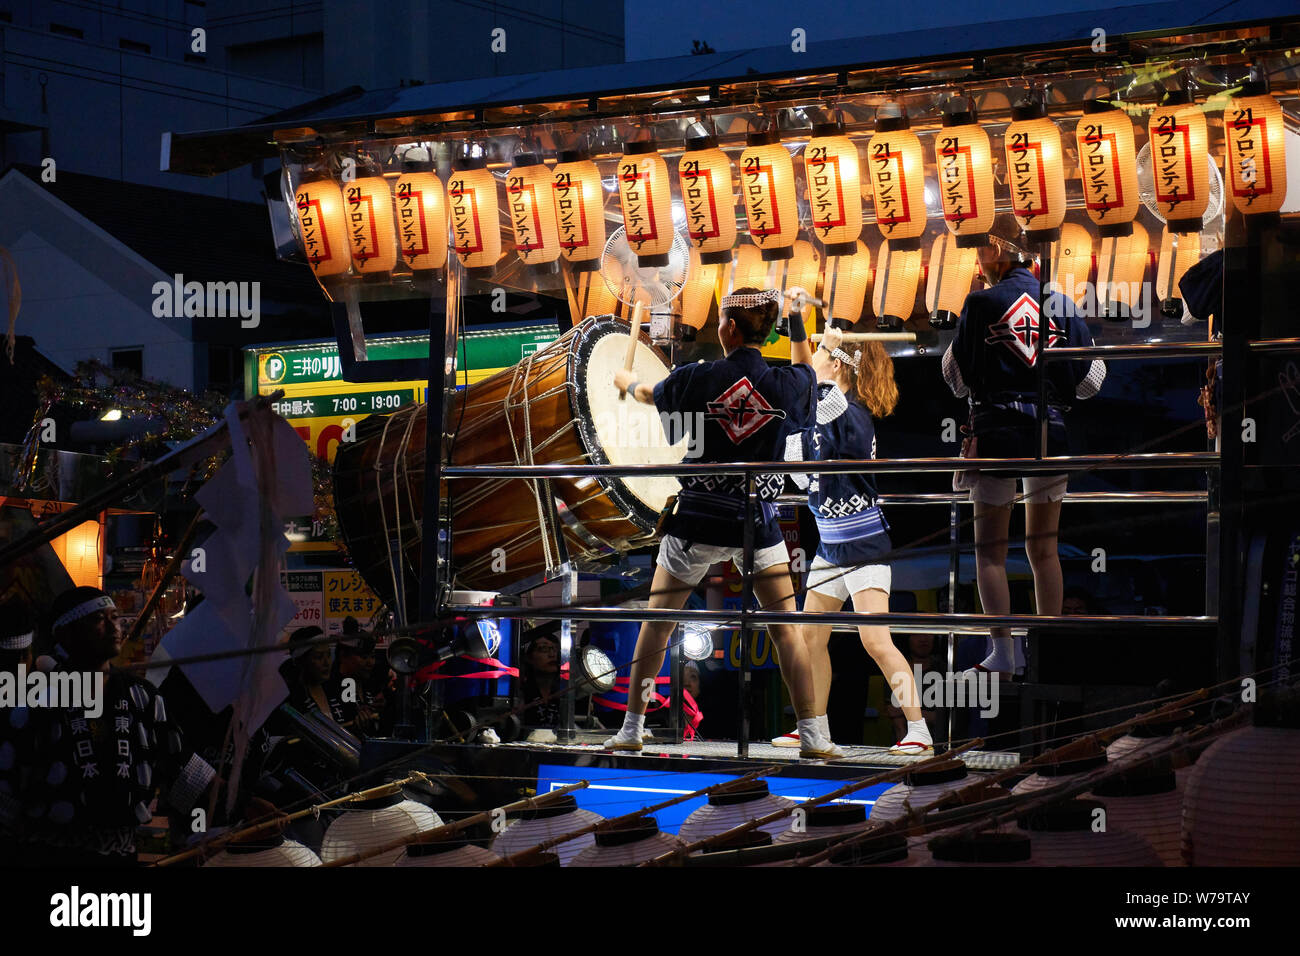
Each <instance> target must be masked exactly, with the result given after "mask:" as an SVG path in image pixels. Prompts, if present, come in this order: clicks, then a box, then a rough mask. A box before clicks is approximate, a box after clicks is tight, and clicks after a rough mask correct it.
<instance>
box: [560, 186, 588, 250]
mask: <svg viewBox="0 0 1300 956" xmlns="http://www.w3.org/2000/svg"><path fill="white" fill-rule="evenodd" d="M555 210H556V217H557V220H558V223H559V227H560V248H561V249H569V250H572V249H581V248H583V247H584V246H586V245H587V244H588V243H589V242H591V237H590V236H588V235H587V215H586V208H585V206H584V204H583V198H582V183H580V182H574V180H573V174H572V173H569V172H560V173H556V174H555Z"/></svg>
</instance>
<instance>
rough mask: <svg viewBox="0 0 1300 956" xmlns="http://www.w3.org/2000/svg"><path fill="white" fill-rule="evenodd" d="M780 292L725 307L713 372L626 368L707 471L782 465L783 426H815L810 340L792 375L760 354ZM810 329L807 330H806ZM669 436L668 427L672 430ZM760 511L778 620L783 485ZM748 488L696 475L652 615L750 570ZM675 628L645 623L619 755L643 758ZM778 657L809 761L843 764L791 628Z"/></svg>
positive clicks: (783, 582) (785, 575) (677, 513)
mask: <svg viewBox="0 0 1300 956" xmlns="http://www.w3.org/2000/svg"><path fill="white" fill-rule="evenodd" d="M780 301H781V294H780V293H779V292H777V291H776V290H775V289H769V290H766V291H759V290H758V289H750V288H742V289H737V290H736V291H735V292H734V293H733V294H732V295H729V296H726V297H724V298H723V300H722V303H721V309H720V312H719V319H718V340H719V342H720V343H721V344H722V347H723V349H724V351H725V355H724V357H723V358H721V359H718V360H717V361H713V362H699V363H696V364H692V365H682V366H679V367H677V368H676V369H674V370H673V371H672V372H671V373H670V374H669V375H668V377H667V378H666V379H664V380H663V381H661V382H659V383H658V384H656V385H654V386H653V387H652V386H650V385H645V384H642V383H640V382H638V381H636V379H635V376H634V373H632V372H627V371H624V370H622V369H620V370H619V371H618V372H616V373H615V376H614V384H615V385H616V386H617V387H618V389H619V390H620V391H621V392H624V393H626V394H628V395H631V396H633V397H635V399H636V400H637V401H639V402H643V403H646V404H653V405H655V407H656V408H658V409H659V411H660V413H661V414H662V413H673V414H671V415H664V416H663V417H664V420H665V421H666V422H669V421H675V422H680V423H681V425H680V426H673V427H671V428H669V431H670V433H669V435H668V439H669V441H670V442H673V443H676V442H677V441H678V440H680V438H681V435H680V434H672V433H671V432H672V431H676V430H678V428H679V427H680V428H685V429H690V430H691V431H692V432H694V433H695V434H693V435H692V438H693V440H701V439H702V441H701V454H700V456H699V458H698V459H697V461H699V462H701V463H714V462H718V463H721V462H729V461H773V460H776V458H777V457H778V453H779V448H778V441H779V438H780V435H781V424H782V422H787V423H788V424H789V425H790V426H791V427H794V428H803V427H805V426H806V425H809V424H811V423H812V418H813V413H814V409H815V407H816V388H815V376H814V374H813V371H812V367H811V362H812V350H811V349H810V348H809V347H808V342H807V340H806V338H799V339H798V340H797V341H796V337H795V336H791V341H790V355H791V359H792V362H793V364H791V365H790V366H788V367H781V368H774V367H769V366H768V364H767V363H766V362H765V361H764V359H763V356H762V355H761V354H760V353H759V351H758V349H757V348H755V346H756V345H758V344H760V343H761V342H763V341H764V340H765V339H766V338H767V337H768V335H769V334H770V333H771V331H772V327H773V325H775V324H776V320H777V318H778V317H779V315H780V311H781V309H780ZM801 329H802V327H801ZM667 427H669V426H666V428H667ZM757 484H758V496H759V498H760V499H761V500H760V502H759V503H758V506H757V507H756V508H755V509H754V526H753V547H754V558H753V573H754V594H755V595H756V597H757V598H758V602H759V605H760V606H761V607H762V608H763V609H765V610H770V611H790V612H792V611H794V610H795V603H794V594H793V589H792V588H791V586H790V566H789V554H788V553H787V551H786V547H785V541H784V539H783V538H782V535H781V529H780V527H779V526H778V525H777V521H776V505H775V502H774V499H775V498H776V497H777V496H778V495H779V494H780V492H781V487H782V484H783V479H782V478H781V476H779V475H771V476H760V477H759V479H758V482H757ZM745 511H746V509H745V482H744V479H743V478H742V477H741V476H740V475H698V476H696V475H688V476H686V477H685V478H683V479H682V491H681V494H679V495H678V496H677V500H676V504H675V506H674V508H673V510H672V511H671V513H670V514H668V515H667V516H666V519H665V522H664V527H663V529H662V531H663V534H662V537H661V539H660V543H659V556H658V559H657V564H658V566H657V567H656V568H655V575H654V580H653V582H652V584H651V591H650V594H651V597H650V605H649V606H650V607H651V608H653V609H661V608H672V609H678V608H681V607H682V606H683V605H684V604H685V603H686V599H687V598H688V597H689V595H690V593H691V591H692V590H693V589H694V588H695V586H696V585H697V584H699V582H700V580H701V579H702V578H703V577H704V574H705V572H706V571H707V570H708V569H709V567H710V566H711V565H713V564H715V563H716V562H718V561H725V560H728V559H730V560H732V561H734V562H735V564H736V565H737V567H740V566H741V565H742V563H743V561H744V537H745ZM674 626H675V625H674V624H673V623H672V622H671V621H647V622H645V623H644V624H642V625H641V632H640V634H639V636H638V637H637V643H636V652H635V659H634V661H633V663H632V674H631V680H630V684H629V687H630V693H629V694H628V710H627V714H626V715H625V717H624V721H623V727H622V729H620V730H619V732H618V733H617V734H615V735H614V736H613V737H611V738H610V739H609V740H607V741H606V742H605V746H606V747H609V748H611V749H614V750H630V751H639V750H640V749H641V733H642V730H643V728H644V726H645V710H646V705H647V703H648V700H649V694H648V693H647V692H646V691H647V690H650V689H653V686H654V684H653V681H654V677H655V675H656V674H658V673H659V668H660V667H661V666H662V664H663V655H664V650H665V649H666V647H667V646H668V639H669V636H670V635H671V634H672V631H673V627H674ZM769 634H770V635H771V638H772V641H773V644H774V646H775V647H776V648H777V650H778V653H779V657H780V662H781V674H782V677H784V678H785V682H786V687H787V688H788V689H789V691H790V698H791V700H792V701H793V703H794V707H795V713H796V715H797V717H798V718H799V730H800V733H801V740H800V756H802V757H808V758H834V757H841V756H843V752H842V751H841V750H839V749H838V748H837V747H836V746H835V745H834V744H833V743H831V742H830V741H829V740H828V739H826V738H825V736H824V735H823V734H822V733H821V731H820V730H819V729H818V727H817V721H816V720H815V717H816V713H815V711H816V702H815V697H814V693H813V680H812V672H811V670H810V669H809V667H808V653H807V649H806V648H805V647H804V643H803V639H802V638H801V637H800V636H799V633H798V629H797V628H796V627H795V626H793V625H773V626H771V627H770V628H769Z"/></svg>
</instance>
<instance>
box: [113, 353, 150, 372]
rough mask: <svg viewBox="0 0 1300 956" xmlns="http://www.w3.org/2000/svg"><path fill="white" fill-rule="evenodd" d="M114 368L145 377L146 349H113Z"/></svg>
mask: <svg viewBox="0 0 1300 956" xmlns="http://www.w3.org/2000/svg"><path fill="white" fill-rule="evenodd" d="M110 356H111V358H112V363H111V364H112V366H113V368H120V369H125V370H127V371H129V372H135V374H136V375H139V376H141V377H143V376H144V349H142V348H132V349H113V350H112V352H111V353H110Z"/></svg>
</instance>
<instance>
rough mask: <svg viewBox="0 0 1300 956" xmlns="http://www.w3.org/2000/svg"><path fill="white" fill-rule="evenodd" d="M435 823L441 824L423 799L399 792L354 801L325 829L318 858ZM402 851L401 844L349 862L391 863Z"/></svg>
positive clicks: (326, 858)
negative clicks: (408, 796) (404, 795)
mask: <svg viewBox="0 0 1300 956" xmlns="http://www.w3.org/2000/svg"><path fill="white" fill-rule="evenodd" d="M438 826H442V818H441V817H439V816H438V814H436V813H434V812H433V811H432V810H430V809H429V808H428V807H426V806H425V805H424V804H423V803H417V802H416V801H414V800H406V799H404V798H403V797H402V795H401V794H400V793H395V794H393V795H392V796H391V797H380V798H378V799H376V800H367V801H365V802H363V803H354V804H352V805H351V806H349V807H347V808H346V809H344V811H343V815H342V816H340V817H339V818H338V819H336V820H335V821H334V822H333V823H331V824H330V825H329V829H328V830H326V831H325V839H324V840H323V841H322V842H321V848H320V858H321V860H322V862H325V863H329V862H330V861H331V860H338V859H342V858H343V857H348V856H352V855H353V854H354V853H364V852H365V851H366V850H369V849H371V848H373V847H378V846H381V845H383V844H385V843H391V842H392V841H393V840H396V839H398V838H400V837H404V836H414V835H415V834H417V833H423V832H424V831H425V830H432V829H433V828H434V827H438ZM403 852H404V850H403V848H402V847H397V848H396V849H393V850H389V851H388V852H387V853H381V854H379V855H378V856H372V857H370V858H369V859H366V860H361V861H359V862H357V863H355V864H352V865H354V866H392V865H393V864H394V863H396V862H397V861H398V859H399V858H401V856H402V853H403Z"/></svg>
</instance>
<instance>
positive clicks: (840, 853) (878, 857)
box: [816, 833, 913, 867]
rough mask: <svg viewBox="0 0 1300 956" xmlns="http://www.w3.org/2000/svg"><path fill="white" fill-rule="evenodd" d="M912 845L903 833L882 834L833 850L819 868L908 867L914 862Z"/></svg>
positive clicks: (819, 864)
mask: <svg viewBox="0 0 1300 956" xmlns="http://www.w3.org/2000/svg"><path fill="white" fill-rule="evenodd" d="M910 848H911V843H910V841H908V839H907V838H906V837H905V836H903V835H902V834H901V833H882V834H880V835H879V836H876V837H872V838H870V839H867V840H860V841H858V842H857V843H853V844H851V845H850V846H840V847H836V848H835V849H833V850H831V853H830V855H829V856H828V857H827V858H826V859H825V860H823V861H822V862H821V863H818V864H816V865H817V866H819V867H828V866H907V865H908V864H909V863H911V862H913V861H912V860H911V857H910V855H909V852H910Z"/></svg>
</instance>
